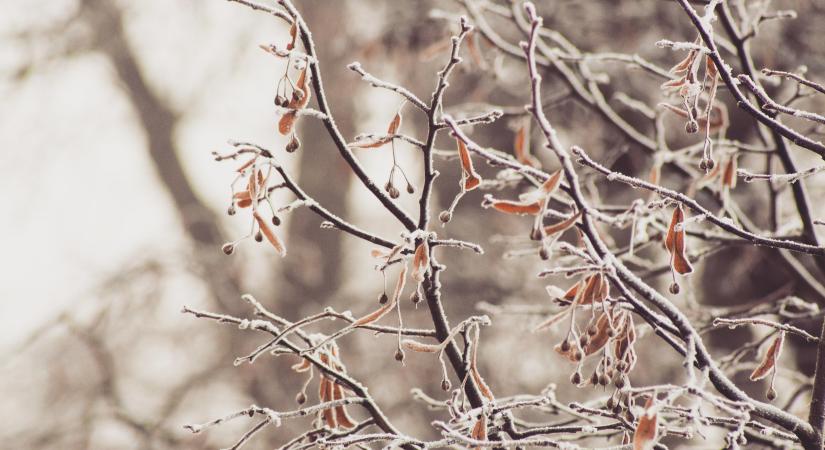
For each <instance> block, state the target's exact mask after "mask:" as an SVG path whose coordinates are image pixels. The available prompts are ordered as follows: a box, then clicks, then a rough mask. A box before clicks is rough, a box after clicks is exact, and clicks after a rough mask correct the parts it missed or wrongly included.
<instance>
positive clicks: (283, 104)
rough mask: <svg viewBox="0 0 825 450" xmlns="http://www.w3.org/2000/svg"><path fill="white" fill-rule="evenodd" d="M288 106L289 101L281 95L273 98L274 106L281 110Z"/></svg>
mask: <svg viewBox="0 0 825 450" xmlns="http://www.w3.org/2000/svg"><path fill="white" fill-rule="evenodd" d="M288 104H289V101H288V100H287V99H286V97H284V96H283V95H281V94H278V95H276V96H275V105H277V106H280V107H281V108H286V105H288Z"/></svg>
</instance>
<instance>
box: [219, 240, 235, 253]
mask: <svg viewBox="0 0 825 450" xmlns="http://www.w3.org/2000/svg"><path fill="white" fill-rule="evenodd" d="M221 250H222V251H223V252H224V253H226V254H227V255H231V254H232V252H234V251H235V244H233V243H231V242H227V243H226V244H223V246H222V247H221Z"/></svg>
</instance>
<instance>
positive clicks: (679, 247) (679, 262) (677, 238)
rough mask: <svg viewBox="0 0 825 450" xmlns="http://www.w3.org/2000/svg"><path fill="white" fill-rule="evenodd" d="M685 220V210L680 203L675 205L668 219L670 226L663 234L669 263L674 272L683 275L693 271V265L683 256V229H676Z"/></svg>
mask: <svg viewBox="0 0 825 450" xmlns="http://www.w3.org/2000/svg"><path fill="white" fill-rule="evenodd" d="M684 221H685V211H684V210H683V209H682V204H681V203H679V204H677V205H676V209H674V210H673V216H672V217H671V219H670V226H669V227H668V229H667V235H666V236H665V248H666V249H667V250H668V251H669V252H670V265H671V267H672V268H673V270H674V271H676V273H679V274H682V275H685V274H688V273H691V272H693V266H691V264H690V261H688V259H687V256H685V229H684V226H682V229H681V230H679V231H676V225H679V224H682V223H684Z"/></svg>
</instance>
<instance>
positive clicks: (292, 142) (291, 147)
mask: <svg viewBox="0 0 825 450" xmlns="http://www.w3.org/2000/svg"><path fill="white" fill-rule="evenodd" d="M300 146H301V141H300V140H298V136H295V133H292V135H290V139H289V142H287V144H286V151H287V152H289V153H293V152H294V151H295V150H298V147H300Z"/></svg>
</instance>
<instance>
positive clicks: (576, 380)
mask: <svg viewBox="0 0 825 450" xmlns="http://www.w3.org/2000/svg"><path fill="white" fill-rule="evenodd" d="M570 382H571V383H573V384H575V385H576V386H578V385H580V384H581V382H582V374H581V372H579V371H578V370H577V371H575V372H573V375H571V376H570Z"/></svg>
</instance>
